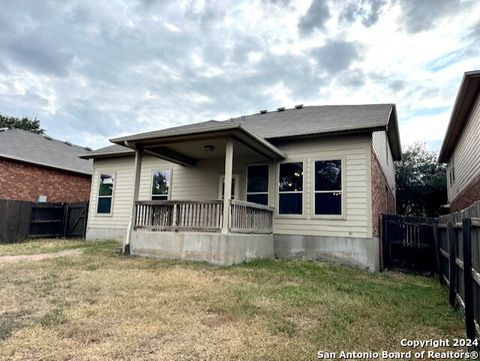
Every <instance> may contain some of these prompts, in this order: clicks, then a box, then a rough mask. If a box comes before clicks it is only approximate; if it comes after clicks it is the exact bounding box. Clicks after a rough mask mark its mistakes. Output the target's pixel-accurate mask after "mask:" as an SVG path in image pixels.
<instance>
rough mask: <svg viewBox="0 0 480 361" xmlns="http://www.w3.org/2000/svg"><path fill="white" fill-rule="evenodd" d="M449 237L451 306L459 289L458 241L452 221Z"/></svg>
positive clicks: (449, 226)
mask: <svg viewBox="0 0 480 361" xmlns="http://www.w3.org/2000/svg"><path fill="white" fill-rule="evenodd" d="M447 237H448V248H449V255H448V265H449V271H448V281H449V287H448V300H449V302H450V306H452V307H455V295H456V291H457V287H456V284H455V283H456V267H457V266H456V264H455V259H456V258H457V252H456V251H457V241H456V239H455V238H456V237H455V231H454V229H453V224H452V222H451V221H449V222H448V223H447Z"/></svg>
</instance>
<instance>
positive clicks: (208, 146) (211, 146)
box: [203, 144, 215, 153]
mask: <svg viewBox="0 0 480 361" xmlns="http://www.w3.org/2000/svg"><path fill="white" fill-rule="evenodd" d="M203 148H204V149H205V151H206V152H209V153H212V152H213V151H214V150H215V146H214V145H210V144H209V145H205V146H204V147H203Z"/></svg>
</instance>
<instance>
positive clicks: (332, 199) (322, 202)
mask: <svg viewBox="0 0 480 361" xmlns="http://www.w3.org/2000/svg"><path fill="white" fill-rule="evenodd" d="M314 186H315V190H314V193H315V200H314V206H315V214H316V215H341V214H342V161H341V160H338V159H337V160H320V161H316V162H315V182H314Z"/></svg>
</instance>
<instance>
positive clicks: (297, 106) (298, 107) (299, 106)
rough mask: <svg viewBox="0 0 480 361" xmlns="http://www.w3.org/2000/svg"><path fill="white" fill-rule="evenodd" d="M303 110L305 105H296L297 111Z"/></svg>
mask: <svg viewBox="0 0 480 361" xmlns="http://www.w3.org/2000/svg"><path fill="white" fill-rule="evenodd" d="M302 108H303V104H297V105H295V109H302Z"/></svg>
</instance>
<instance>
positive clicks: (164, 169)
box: [150, 168, 173, 201]
mask: <svg viewBox="0 0 480 361" xmlns="http://www.w3.org/2000/svg"><path fill="white" fill-rule="evenodd" d="M167 171H168V172H170V179H169V182H170V184H169V185H168V193H167V199H166V200H168V201H169V200H170V199H171V195H172V184H173V182H172V179H173V169H172V168H161V169H152V172H151V174H150V200H153V197H154V196H158V195H161V194H153V174H154V173H155V172H167Z"/></svg>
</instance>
